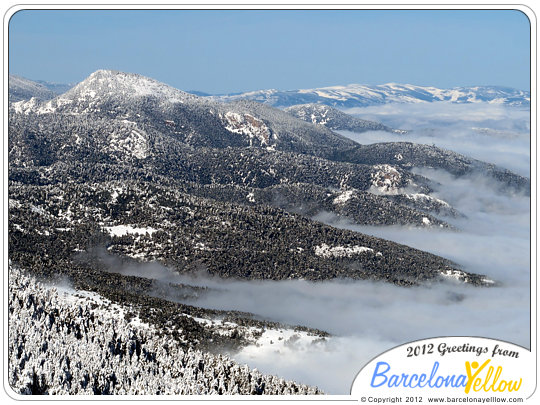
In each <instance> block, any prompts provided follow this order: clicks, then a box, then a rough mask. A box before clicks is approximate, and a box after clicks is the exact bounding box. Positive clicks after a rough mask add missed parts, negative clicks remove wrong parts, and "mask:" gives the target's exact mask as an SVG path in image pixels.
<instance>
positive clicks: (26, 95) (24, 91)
mask: <svg viewBox="0 0 540 405" xmlns="http://www.w3.org/2000/svg"><path fill="white" fill-rule="evenodd" d="M57 95H58V93H56V92H54V91H52V90H50V89H49V88H47V87H46V86H45V85H43V84H41V83H38V82H34V81H32V80H28V79H25V78H24V77H20V76H15V75H9V101H10V102H18V101H21V100H30V99H31V98H32V97H35V98H36V99H38V100H49V99H51V98H54V97H56V96H57Z"/></svg>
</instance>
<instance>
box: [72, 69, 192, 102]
mask: <svg viewBox="0 0 540 405" xmlns="http://www.w3.org/2000/svg"><path fill="white" fill-rule="evenodd" d="M72 95H73V96H83V97H84V96H90V97H92V98H93V97H95V96H97V95H99V96H110V95H125V96H127V97H129V98H133V97H144V96H151V97H156V98H158V99H162V100H164V101H169V102H172V103H175V102H183V101H185V100H186V99H196V98H197V96H194V95H192V94H189V93H186V92H183V91H181V90H178V89H175V88H173V87H171V86H168V85H166V84H165V83H161V82H159V81H157V80H154V79H151V78H149V77H145V76H142V75H138V74H135V73H125V72H120V71H115V70H98V71H96V72H94V73H92V74H91V75H90V76H89V77H88V78H87V79H86V80H84V81H82V82H81V83H79V84H78V85H77V86H75V87H74V88H73V89H71V90H70V91H68V92H67V93H66V94H65V95H63V96H62V97H65V96H67V97H68V98H69V96H72Z"/></svg>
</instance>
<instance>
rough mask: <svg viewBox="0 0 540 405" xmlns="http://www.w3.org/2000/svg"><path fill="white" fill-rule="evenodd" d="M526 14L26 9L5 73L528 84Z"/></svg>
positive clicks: (212, 85) (282, 84)
mask: <svg viewBox="0 0 540 405" xmlns="http://www.w3.org/2000/svg"><path fill="white" fill-rule="evenodd" d="M529 65H530V42H529V21H528V19H527V17H526V16H525V15H524V14H522V13H521V12H519V11H515V10H493V11H489V10H483V11H472V10H471V11H457V10H454V11H448V10H441V11H413V10H401V11H390V10H380V11H375V10H373V11H367V10H348V11H337V10H326V11H317V10H303V11H302V10H300V11H278V10H269V11H247V10H246V11H234V10H220V11H208V10H200V11H195V10H194V11H188V10H163V11H156V10H155V11H142V10H139V11H126V10H120V11H113V10H110V11H97V10H95V11H88V10H80V11H61V10H23V11H20V12H18V13H16V14H15V15H14V16H13V17H12V18H11V20H10V24H9V68H10V73H12V74H17V75H20V76H24V77H27V78H29V79H34V80H47V81H52V82H59V83H75V82H79V81H81V80H83V79H84V78H85V77H87V76H88V75H89V74H90V73H92V72H93V71H95V70H98V69H116V70H121V71H126V72H133V73H139V74H142V75H145V76H149V77H152V78H155V79H157V80H160V81H163V82H165V83H167V84H170V85H172V86H174V87H177V88H179V89H182V90H199V91H204V92H208V93H214V94H217V93H229V92H240V91H249V90H257V89H263V88H265V89H266V88H277V89H282V90H285V89H298V88H313V87H321V86H330V85H338V84H350V83H360V84H383V83H388V82H396V83H410V84H417V85H429V86H437V87H443V88H447V87H456V86H470V85H499V86H508V87H514V88H518V89H523V90H528V89H529V76H530V67H529Z"/></svg>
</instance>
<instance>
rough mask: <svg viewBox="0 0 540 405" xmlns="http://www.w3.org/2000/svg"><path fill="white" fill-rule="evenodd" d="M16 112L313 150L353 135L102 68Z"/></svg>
mask: <svg viewBox="0 0 540 405" xmlns="http://www.w3.org/2000/svg"><path fill="white" fill-rule="evenodd" d="M12 109H13V111H15V112H16V113H21V114H26V115H28V114H32V113H33V114H37V115H46V114H69V115H79V116H85V117H88V118H89V119H90V118H91V119H93V118H94V116H99V117H101V118H107V119H116V120H120V121H122V122H124V123H126V124H129V123H136V124H137V125H139V127H141V126H142V127H150V128H152V129H154V130H156V131H159V132H160V133H162V134H164V135H168V136H171V137H173V138H175V139H178V140H180V141H181V142H183V143H185V144H188V145H191V146H194V147H199V146H208V147H219V148H223V147H228V146H233V147H234V146H260V147H271V148H278V149H281V150H289V151H294V152H308V153H312V154H315V153H316V152H317V151H318V150H319V149H320V148H329V147H338V146H341V147H345V146H352V145H353V144H354V142H353V141H351V140H349V139H347V138H345V137H342V136H341V135H338V134H336V133H334V132H332V131H330V130H328V129H326V128H324V127H320V126H316V125H311V124H307V123H305V122H304V121H301V120H298V119H295V118H293V117H291V116H290V115H288V114H286V113H284V112H282V111H280V110H278V109H275V108H272V107H269V106H265V105H261V104H259V103H254V102H249V101H239V102H236V103H232V104H222V103H217V102H214V101H212V100H209V99H207V98H203V97H197V96H195V95H192V94H189V93H185V92H183V91H180V90H177V89H174V88H172V87H170V86H167V85H166V84H163V83H160V82H158V81H156V80H153V79H150V78H146V77H144V76H140V75H136V74H129V73H122V72H116V71H108V70H101V71H97V72H95V73H93V74H92V75H90V76H89V77H88V78H87V79H86V80H84V81H83V82H81V83H79V84H78V85H77V86H75V87H74V88H72V89H71V90H69V91H68V92H66V93H65V94H63V95H61V96H58V97H56V98H55V99H53V100H50V101H47V102H43V103H38V102H36V101H35V100H31V101H29V102H24V101H22V102H18V103H14V104H13V105H12Z"/></svg>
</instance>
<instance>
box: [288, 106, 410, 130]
mask: <svg viewBox="0 0 540 405" xmlns="http://www.w3.org/2000/svg"><path fill="white" fill-rule="evenodd" d="M284 111H285V112H287V113H289V114H291V115H292V116H294V117H296V118H300V119H301V120H303V121H306V122H311V123H313V124H319V125H323V126H325V127H326V128H330V129H332V130H334V131H342V130H343V131H352V132H365V131H385V132H393V133H397V134H406V133H407V131H404V130H402V129H392V128H390V127H387V126H386V125H383V124H380V123H378V122H373V121H366V120H362V119H359V118H356V117H353V116H352V115H349V114H346V113H344V112H342V111H339V110H338V109H336V108H332V107H330V106H327V105H324V104H300V105H295V106H292V107H287V108H285V109H284Z"/></svg>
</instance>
